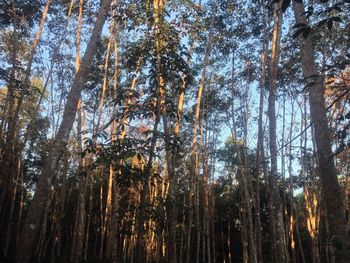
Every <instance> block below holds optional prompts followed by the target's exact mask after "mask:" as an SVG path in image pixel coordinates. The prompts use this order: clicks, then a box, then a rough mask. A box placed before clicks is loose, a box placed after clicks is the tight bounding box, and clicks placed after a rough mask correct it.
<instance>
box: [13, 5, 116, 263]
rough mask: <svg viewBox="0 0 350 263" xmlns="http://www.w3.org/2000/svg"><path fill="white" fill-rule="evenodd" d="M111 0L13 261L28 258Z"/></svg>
mask: <svg viewBox="0 0 350 263" xmlns="http://www.w3.org/2000/svg"><path fill="white" fill-rule="evenodd" d="M110 4H111V0H103V1H102V2H101V6H100V10H99V12H98V16H97V19H96V22H95V25H94V29H93V32H92V35H91V38H90V41H89V43H88V46H87V48H86V52H85V54H84V57H83V59H82V63H81V66H80V68H79V70H78V72H77V74H76V75H75V77H74V80H73V84H72V88H71V91H70V92H69V94H68V97H67V103H66V106H65V109H64V113H63V118H62V122H61V125H60V128H59V130H58V132H57V134H56V136H55V140H54V143H53V145H52V147H51V149H50V151H49V154H48V157H47V159H46V161H45V164H44V168H43V170H42V173H41V176H40V178H39V181H38V183H37V186H36V191H35V194H34V197H33V200H32V202H31V204H30V207H29V209H28V214H27V217H26V219H25V222H24V226H23V230H22V235H21V238H20V240H21V241H20V242H19V247H18V248H17V249H18V250H17V251H18V255H17V259H16V260H17V262H19V263H25V262H28V261H29V260H30V258H31V255H32V248H33V244H34V241H35V237H36V233H37V230H38V227H39V224H40V221H41V220H40V219H41V215H42V213H43V210H44V208H45V206H46V203H47V200H48V194H49V192H50V188H51V185H52V181H53V179H54V178H55V172H56V169H57V165H58V163H59V161H60V159H61V156H62V153H63V151H64V149H65V148H66V145H67V143H68V138H69V133H70V131H71V129H72V126H73V122H74V119H75V115H76V112H77V106H78V101H79V99H80V95H81V91H82V88H83V85H84V83H85V81H86V79H87V77H88V74H89V71H90V66H91V63H92V60H93V57H94V54H95V51H96V48H97V43H98V41H99V38H100V35H101V32H102V28H103V25H104V22H105V19H106V15H107V13H108V11H109V6H110Z"/></svg>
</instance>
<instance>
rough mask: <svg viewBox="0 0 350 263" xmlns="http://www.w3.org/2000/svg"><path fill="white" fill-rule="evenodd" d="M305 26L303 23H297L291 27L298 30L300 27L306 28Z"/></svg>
mask: <svg viewBox="0 0 350 263" xmlns="http://www.w3.org/2000/svg"><path fill="white" fill-rule="evenodd" d="M306 26H307V25H306V24H305V23H297V24H295V25H294V26H293V28H300V27H306Z"/></svg>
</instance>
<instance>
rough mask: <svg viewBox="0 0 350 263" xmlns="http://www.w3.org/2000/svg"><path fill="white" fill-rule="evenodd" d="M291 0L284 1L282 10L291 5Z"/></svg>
mask: <svg viewBox="0 0 350 263" xmlns="http://www.w3.org/2000/svg"><path fill="white" fill-rule="evenodd" d="M290 2H291V0H283V2H282V12H283V13H284V12H285V11H286V10H287V9H288V7H289V6H290Z"/></svg>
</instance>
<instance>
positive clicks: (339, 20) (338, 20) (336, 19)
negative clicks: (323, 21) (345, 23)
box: [331, 16, 341, 22]
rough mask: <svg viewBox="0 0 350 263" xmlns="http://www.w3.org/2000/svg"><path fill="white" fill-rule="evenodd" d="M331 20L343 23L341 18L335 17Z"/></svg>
mask: <svg viewBox="0 0 350 263" xmlns="http://www.w3.org/2000/svg"><path fill="white" fill-rule="evenodd" d="M331 19H332V20H333V21H335V22H341V18H340V17H339V16H334V17H332V18H331Z"/></svg>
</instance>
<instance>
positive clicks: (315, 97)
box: [293, 1, 350, 262]
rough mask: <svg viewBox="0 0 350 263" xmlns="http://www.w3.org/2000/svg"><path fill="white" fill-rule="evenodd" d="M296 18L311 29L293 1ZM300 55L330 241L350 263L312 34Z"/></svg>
mask: <svg viewBox="0 0 350 263" xmlns="http://www.w3.org/2000/svg"><path fill="white" fill-rule="evenodd" d="M293 9H294V16H295V20H296V22H297V23H303V24H305V25H306V26H308V22H307V20H306V17H305V8H304V4H303V3H299V2H297V1H293ZM299 42H300V45H301V46H300V55H301V60H302V66H303V73H304V78H305V80H306V81H307V91H308V94H309V103H310V113H311V120H312V122H313V125H314V129H315V133H314V138H315V141H316V147H317V149H316V156H317V160H318V173H319V176H320V181H321V191H322V196H323V198H324V201H325V205H326V211H327V212H326V217H327V220H328V223H329V231H330V233H331V240H332V244H333V247H334V250H335V257H336V259H335V260H336V262H350V241H349V235H348V233H347V225H346V220H345V213H344V206H343V198H342V193H341V189H340V186H339V182H338V178H337V171H336V168H335V165H334V158H333V153H332V144H331V139H330V131H329V127H328V123H327V114H326V111H325V102H324V87H323V81H322V78H321V76H320V73H319V71H318V69H317V65H316V62H315V51H314V45H313V43H312V39H311V35H310V34H309V35H308V36H307V37H306V38H303V36H299Z"/></svg>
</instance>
